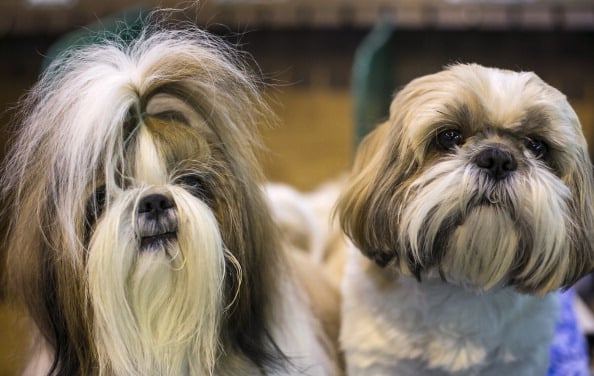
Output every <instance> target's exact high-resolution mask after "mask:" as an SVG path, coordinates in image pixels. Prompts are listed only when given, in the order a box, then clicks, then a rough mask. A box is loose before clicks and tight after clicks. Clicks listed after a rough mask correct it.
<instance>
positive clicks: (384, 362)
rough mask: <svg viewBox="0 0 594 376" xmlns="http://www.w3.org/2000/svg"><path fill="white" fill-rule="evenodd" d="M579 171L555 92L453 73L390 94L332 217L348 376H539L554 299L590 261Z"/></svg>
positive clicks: (523, 77)
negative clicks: (342, 243)
mask: <svg viewBox="0 0 594 376" xmlns="http://www.w3.org/2000/svg"><path fill="white" fill-rule="evenodd" d="M592 188H593V184H592V165H591V163H590V160H589V157H588V149H587V145H586V140H585V138H584V135H583V134H582V130H581V126H580V122H579V120H578V118H577V116H576V114H575V112H574V111H573V110H572V108H571V107H570V105H569V104H568V102H567V100H566V98H565V96H564V95H562V94H561V93H560V92H559V91H557V90H556V89H554V88H552V87H551V86H549V85H547V84H546V83H545V82H543V81H542V80H541V79H540V78H539V77H537V76H536V75H535V74H533V73H516V72H511V71H506V70H500V69H491V68H485V67H482V66H479V65H454V66H451V67H449V68H447V69H446V70H444V71H442V72H440V73H436V74H432V75H428V76H425V77H421V78H418V79H416V80H414V81H412V82H411V83H410V84H408V85H407V86H406V87H404V89H403V90H402V91H400V92H399V93H398V94H397V95H396V97H395V98H394V100H393V102H392V105H391V108H390V117H389V120H388V121H386V122H385V123H383V124H381V125H380V126H379V127H378V128H377V129H376V130H374V131H373V132H372V133H371V134H370V135H368V137H367V138H366V139H365V140H364V142H363V144H362V145H361V146H360V149H359V150H358V154H357V157H356V161H355V165H354V172H353V175H352V178H351V179H350V181H349V183H348V184H347V187H346V188H345V189H344V191H343V192H342V194H341V197H340V198H339V200H338V204H337V212H338V215H339V219H340V223H341V226H342V228H343V230H344V231H345V232H346V234H347V235H348V236H349V238H350V240H351V241H352V243H353V245H354V247H353V248H352V249H351V253H350V254H349V258H348V261H347V265H346V269H345V277H344V280H343V285H342V293H343V299H344V302H343V308H342V309H343V311H342V315H343V322H342V328H341V345H342V347H343V350H344V351H345V357H346V362H347V372H348V374H349V375H366V376H367V375H399V376H402V375H414V376H418V375H481V376H486V375H493V376H495V375H497V376H501V375H506V376H511V375H524V376H525V375H545V373H546V371H547V366H548V351H549V343H550V341H551V339H552V336H553V333H554V323H555V320H556V309H557V303H556V302H557V298H558V295H556V294H555V291H556V290H557V289H560V288H564V287H567V286H570V285H572V284H573V283H574V282H575V281H576V280H577V279H578V278H580V277H581V276H582V275H584V274H585V273H587V272H589V271H590V270H591V269H592V266H593V264H594V250H593V247H594V219H593V218H594V216H593V210H594V207H593V205H594V203H593V201H592Z"/></svg>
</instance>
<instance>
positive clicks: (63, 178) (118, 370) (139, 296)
mask: <svg viewBox="0 0 594 376" xmlns="http://www.w3.org/2000/svg"><path fill="white" fill-rule="evenodd" d="M241 60H242V59H241V56H240V55H239V54H238V53H237V52H235V51H234V50H233V49H232V48H230V47H228V46H226V45H225V43H224V42H223V41H221V40H219V39H218V38H216V37H213V36H210V35H209V34H207V33H206V32H201V31H198V30H185V31H170V30H169V31H168V30H163V29H161V28H157V27H154V28H152V27H147V29H146V31H145V32H144V33H143V34H142V36H141V37H139V38H138V39H136V40H134V41H132V42H123V41H120V40H117V38H111V41H106V42H104V43H99V44H96V45H93V46H89V47H83V48H80V49H77V50H73V51H70V52H68V53H66V54H64V55H63V56H62V57H61V58H59V59H58V60H56V61H54V63H53V64H52V65H51V67H50V68H49V69H48V70H47V71H46V72H45V73H44V74H43V76H42V77H41V79H40V81H39V83H38V84H37V85H36V86H35V87H34V88H33V89H32V90H31V92H30V94H29V95H28V96H27V97H26V99H25V100H24V103H23V105H22V107H21V111H20V114H21V116H20V118H19V124H18V128H17V130H16V131H17V135H16V139H15V141H14V146H13V148H12V150H11V152H10V158H9V159H8V160H7V162H6V164H5V168H4V171H3V173H4V176H3V180H2V183H3V188H4V194H5V196H6V197H7V198H9V199H10V201H11V202H12V208H11V212H10V214H11V218H10V231H9V235H8V248H9V249H8V253H9V256H8V271H9V281H8V285H9V288H10V291H12V293H13V297H14V298H15V299H17V301H18V302H20V303H22V304H23V305H24V306H25V308H26V310H27V312H28V314H29V315H30V316H31V319H32V322H33V323H34V326H35V328H36V332H37V333H38V334H37V337H38V339H39V340H38V341H37V345H36V347H35V348H34V349H33V351H34V353H33V356H32V360H31V363H30V364H29V367H28V369H27V371H26V372H28V373H30V374H35V375H37V374H51V375H75V374H82V375H90V374H97V375H289V374H290V375H294V374H307V375H330V374H336V373H337V372H338V371H337V370H336V368H335V363H334V361H335V353H334V351H333V349H332V347H331V343H330V341H329V338H328V336H327V335H326V333H325V332H324V331H323V328H322V326H321V324H320V321H319V320H318V319H317V318H316V317H315V315H314V312H315V311H317V310H316V308H315V303H316V302H315V301H314V300H312V299H313V298H312V299H310V297H309V296H308V295H307V291H306V287H304V286H303V285H302V284H301V281H300V280H299V277H300V275H298V272H296V271H295V270H294V268H292V267H290V266H289V262H290V259H289V256H288V255H287V254H286V253H284V252H283V248H282V245H281V243H280V241H279V239H280V238H279V236H278V234H277V230H276V227H275V226H274V224H273V221H272V220H271V216H270V214H269V210H268V209H267V205H266V203H265V200H264V198H263V195H262V192H261V188H260V187H261V186H260V171H259V169H258V167H257V164H256V157H255V149H254V145H256V144H257V139H256V136H255V134H256V129H255V127H256V125H257V123H258V122H260V120H262V118H263V116H264V117H265V116H266V115H267V113H266V106H265V105H264V104H263V101H262V98H261V97H260V94H259V92H258V88H257V86H258V85H256V84H255V82H256V80H255V79H254V77H252V75H251V74H250V73H249V69H248V68H247V65H246V64H245V63H242V61H241ZM304 269H306V268H304ZM324 288H325V287H324V286H323V285H316V286H315V289H316V296H317V297H320V296H321V297H322V298H323V297H324V294H323V291H325V290H324Z"/></svg>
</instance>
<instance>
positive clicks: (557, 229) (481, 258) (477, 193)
mask: <svg viewBox="0 0 594 376" xmlns="http://www.w3.org/2000/svg"><path fill="white" fill-rule="evenodd" d="M530 168H532V169H534V170H536V169H538V172H536V171H535V172H534V173H527V175H528V176H529V177H528V178H526V177H523V175H522V176H516V177H513V178H511V179H510V181H509V182H507V183H506V184H505V188H502V189H501V190H499V191H495V190H492V191H489V190H488V188H485V187H482V186H481V183H480V181H481V177H480V176H477V174H478V173H479V171H477V170H476V168H473V167H472V166H470V165H468V163H467V162H466V160H465V159H463V158H460V159H458V158H451V159H448V160H444V161H440V162H438V163H437V164H435V165H434V166H432V167H430V168H429V169H427V170H426V171H425V172H424V173H423V174H422V175H421V176H420V177H419V178H418V179H416V180H415V181H414V182H413V183H412V184H411V186H410V187H409V189H408V191H407V197H410V198H412V197H414V199H410V200H408V199H405V200H403V201H404V204H403V205H402V207H401V212H400V214H399V216H398V218H399V219H398V222H399V223H400V224H401V225H400V229H399V231H400V239H401V242H402V244H401V247H402V249H409V250H410V253H411V256H412V257H413V258H414V259H415V260H416V261H417V262H419V263H421V264H422V263H423V260H425V259H426V258H425V257H424V255H423V252H424V250H428V249H431V248H432V245H433V243H434V241H435V240H436V238H437V236H438V233H439V231H440V230H441V229H442V227H443V225H444V223H445V222H446V221H447V220H448V219H449V218H451V217H452V216H458V215H459V216H461V219H462V220H461V222H462V224H461V225H459V226H457V227H456V229H455V232H454V233H453V234H448V236H451V238H449V243H448V246H447V249H446V250H445V251H444V255H443V260H442V264H441V267H442V270H441V271H442V272H443V273H444V274H445V276H446V278H447V279H448V280H449V281H451V282H455V283H459V284H463V285H466V286H467V287H468V288H476V287H477V286H480V289H481V290H489V289H491V288H493V287H495V286H501V284H502V283H504V282H505V278H506V277H507V275H508V273H509V270H510V268H511V266H512V263H513V262H514V260H515V259H516V258H517V254H518V247H519V246H520V244H519V242H520V240H519V234H518V233H517V231H518V228H517V226H518V219H525V220H524V221H523V222H522V223H525V224H527V225H529V226H530V228H529V229H530V233H531V234H532V237H533V239H535V240H534V244H533V247H532V249H531V250H529V252H528V253H529V255H530V258H529V261H528V262H527V263H526V267H525V269H524V271H523V273H522V274H521V275H520V277H521V278H525V279H526V280H527V281H530V280H531V279H534V280H535V281H538V280H541V279H543V276H544V275H549V274H551V271H552V270H553V269H558V268H563V267H567V265H564V264H565V263H563V262H562V261H563V260H564V259H563V257H562V255H563V252H562V248H563V247H564V246H565V239H566V236H567V233H566V223H567V221H570V219H569V218H568V217H567V215H566V213H567V212H568V209H567V205H566V199H567V197H568V196H569V195H570V193H569V191H568V189H567V187H566V186H565V185H563V184H560V183H559V181H558V179H555V178H554V177H553V176H552V174H551V173H550V172H548V171H547V170H546V169H544V168H539V167H538V166H531V167H530ZM549 175H551V176H549ZM435 192H440V194H435ZM444 197H447V198H448V199H447V200H444ZM476 197H486V198H488V199H489V200H490V201H491V202H492V203H497V202H498V201H504V202H503V204H504V207H505V208H498V207H497V206H485V205H480V206H471V205H470V204H471V203H472V200H473V198H476ZM543 197H546V198H547V199H543ZM512 202H513V203H517V204H514V205H513V206H514V210H515V211H516V213H514V214H513V215H514V217H512V214H510V213H509V209H510V208H509V206H510V205H511V204H510V203H512ZM469 206H470V209H469V208H468V207H469ZM528 219H529V220H528ZM423 229H425V230H426V231H422V230H423ZM423 235H424V236H423ZM406 244H408V247H407V246H406ZM487 245H488V246H487ZM401 259H405V258H404V257H403V258H401ZM400 267H401V270H403V271H406V270H407V268H406V265H405V263H404V262H403V263H402V264H401V265H400ZM564 274H565V271H562V272H561V273H557V275H558V276H559V278H562V277H563V275H564ZM550 283H551V284H552V285H555V284H559V283H560V281H559V280H556V279H553V280H551V281H550Z"/></svg>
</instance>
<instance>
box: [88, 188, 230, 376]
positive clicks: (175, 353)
mask: <svg viewBox="0 0 594 376" xmlns="http://www.w3.org/2000/svg"><path fill="white" fill-rule="evenodd" d="M168 189H169V191H170V193H171V194H172V197H173V199H174V201H175V204H176V208H177V213H178V221H179V224H180V225H179V230H178V242H177V243H175V244H174V245H172V248H173V249H168V252H167V253H165V252H158V251H151V252H148V253H143V254H140V255H139V254H138V250H137V245H136V240H135V236H134V234H133V233H130V231H131V229H133V228H134V226H133V225H132V224H131V223H129V220H130V218H129V213H131V212H133V210H134V208H135V206H136V205H135V203H136V202H137V201H138V199H139V198H140V197H143V195H145V194H147V191H149V192H150V190H148V189H145V190H133V191H130V192H127V193H126V195H125V196H124V197H122V198H121V199H119V200H118V201H117V202H114V203H113V206H112V209H111V210H110V211H109V213H108V215H107V216H106V217H105V218H104V219H103V220H102V221H101V223H100V225H99V226H98V228H97V230H96V232H95V235H94V237H93V241H92V243H91V245H90V247H89V260H88V275H89V289H90V291H89V292H90V294H91V296H93V311H94V314H95V319H96V323H95V335H96V336H97V341H98V343H99V346H98V349H99V351H100V353H99V357H100V359H99V362H100V365H101V368H100V373H106V374H120V375H131V374H152V373H155V374H162V375H182V374H190V375H207V374H211V373H212V370H213V369H215V363H216V356H217V354H218V346H219V344H218V330H219V320H220V317H221V316H222V314H223V313H224V307H223V304H222V301H221V297H222V295H223V293H222V288H223V276H224V269H225V264H224V255H225V251H224V247H223V244H222V239H221V238H220V235H219V229H218V225H217V223H216V220H215V218H214V216H213V214H212V212H211V210H210V209H209V208H208V207H207V206H206V205H205V204H204V203H202V202H200V201H198V200H196V199H195V198H194V197H192V196H191V195H190V194H189V193H187V192H186V191H185V190H183V189H181V188H178V187H175V186H170V187H168ZM196 224H197V225H196ZM183 250H192V251H190V252H184V251H183ZM194 250H197V251H194Z"/></svg>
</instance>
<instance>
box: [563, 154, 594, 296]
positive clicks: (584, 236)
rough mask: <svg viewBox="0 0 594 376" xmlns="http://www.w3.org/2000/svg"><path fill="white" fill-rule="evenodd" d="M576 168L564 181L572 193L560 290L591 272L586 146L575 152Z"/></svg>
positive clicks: (592, 212) (593, 233) (593, 206)
mask: <svg viewBox="0 0 594 376" xmlns="http://www.w3.org/2000/svg"><path fill="white" fill-rule="evenodd" d="M578 153H579V154H578V156H577V158H578V160H577V161H576V165H575V168H574V169H572V171H571V172H570V173H569V174H568V176H567V177H565V181H566V184H567V186H568V187H569V189H570V191H571V199H570V201H569V207H570V212H571V214H572V216H573V218H571V221H570V225H571V227H570V233H569V242H568V243H569V244H568V245H569V246H568V249H567V253H566V255H567V262H568V267H567V272H566V275H565V280H564V281H563V285H564V286H563V287H569V286H571V285H572V284H574V283H575V282H577V280H578V279H580V278H581V277H583V276H584V275H585V274H587V273H589V272H591V271H592V270H593V269H594V200H593V194H594V177H593V168H592V164H591V162H590V157H589V155H588V151H587V148H586V146H585V145H584V147H582V148H580V150H579V151H578Z"/></svg>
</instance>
